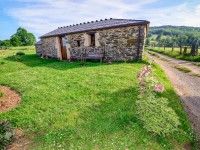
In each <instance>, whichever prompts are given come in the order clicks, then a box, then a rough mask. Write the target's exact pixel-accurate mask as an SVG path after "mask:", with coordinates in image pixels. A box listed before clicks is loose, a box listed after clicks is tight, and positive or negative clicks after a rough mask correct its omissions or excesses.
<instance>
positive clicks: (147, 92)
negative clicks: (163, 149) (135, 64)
mask: <svg viewBox="0 0 200 150" xmlns="http://www.w3.org/2000/svg"><path fill="white" fill-rule="evenodd" d="M152 72H153V69H152V67H151V66H145V67H144V68H142V70H141V71H140V73H139V74H138V75H137V78H138V79H139V84H140V95H139V96H138V99H137V101H136V111H137V112H136V113H137V116H138V118H139V119H140V120H141V121H142V122H143V127H144V128H145V129H146V130H147V131H149V132H152V133H155V134H158V135H168V134H170V133H173V132H175V131H177V130H178V126H179V125H180V122H179V118H178V116H177V114H176V113H175V111H174V110H173V109H172V108H171V107H169V106H168V99H167V98H163V97H161V96H162V95H159V96H158V95H157V93H160V94H162V93H163V92H164V86H163V85H162V84H160V83H158V81H157V80H156V79H155V78H154V77H153V75H152Z"/></svg>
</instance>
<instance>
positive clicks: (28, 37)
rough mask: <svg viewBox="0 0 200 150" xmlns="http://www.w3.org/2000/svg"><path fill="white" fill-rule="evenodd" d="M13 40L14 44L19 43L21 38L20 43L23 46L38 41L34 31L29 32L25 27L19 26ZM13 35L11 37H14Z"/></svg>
mask: <svg viewBox="0 0 200 150" xmlns="http://www.w3.org/2000/svg"><path fill="white" fill-rule="evenodd" d="M12 37H13V38H14V39H13V42H14V44H16V43H17V44H19V41H18V40H19V39H20V42H21V43H20V45H21V46H29V45H33V44H34V43H35V42H36V38H35V36H34V35H33V34H32V33H29V32H27V30H26V29H24V28H21V27H20V28H18V29H17V32H16V33H15V34H14V35H13V36H12ZM12 37H11V39H12ZM20 45H16V46H20Z"/></svg>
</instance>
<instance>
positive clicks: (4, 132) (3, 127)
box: [0, 121, 14, 150]
mask: <svg viewBox="0 0 200 150" xmlns="http://www.w3.org/2000/svg"><path fill="white" fill-rule="evenodd" d="M13 137H14V131H13V129H12V126H11V124H10V123H9V122H8V121H0V149H2V150H3V149H6V147H7V146H8V145H9V143H10V142H11V141H12V139H13Z"/></svg>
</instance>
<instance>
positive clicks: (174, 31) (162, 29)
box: [149, 25, 200, 37]
mask: <svg viewBox="0 0 200 150" xmlns="http://www.w3.org/2000/svg"><path fill="white" fill-rule="evenodd" d="M160 33H163V35H164V36H178V35H180V34H195V36H199V37H200V27H189V26H171V25H166V26H158V27H150V31H149V34H150V35H152V34H153V35H155V34H156V35H158V34H160Z"/></svg>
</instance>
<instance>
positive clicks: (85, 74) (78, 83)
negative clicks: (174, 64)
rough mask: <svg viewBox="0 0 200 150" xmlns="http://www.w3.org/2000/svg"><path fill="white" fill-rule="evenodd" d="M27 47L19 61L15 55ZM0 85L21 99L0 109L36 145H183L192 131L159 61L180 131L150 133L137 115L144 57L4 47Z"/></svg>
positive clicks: (157, 72) (2, 116) (0, 58)
mask: <svg viewBox="0 0 200 150" xmlns="http://www.w3.org/2000/svg"><path fill="white" fill-rule="evenodd" d="M18 51H23V52H25V54H26V55H24V56H21V58H20V61H19V62H17V61H15V60H14V59H12V57H9V58H8V56H11V55H13V54H15V53H16V52H18ZM0 62H4V63H3V64H0V85H6V86H11V87H12V88H13V89H15V90H16V91H18V92H19V93H20V95H21V97H22V102H21V104H20V105H19V106H18V107H16V108H15V109H13V110H10V111H8V112H6V113H1V114H0V120H9V121H11V123H12V124H13V125H14V127H15V128H21V129H23V131H24V132H25V134H26V137H27V138H29V139H30V140H31V141H33V142H34V144H33V145H32V146H33V148H34V149H67V148H68V149H85V150H88V149H106V150H107V149H122V150H124V149H126V148H128V149H142V150H145V149H146V150H149V149H154V150H156V149H158V150H160V149H183V146H184V145H185V144H187V143H193V142H194V140H193V134H192V131H191V128H190V125H189V122H188V119H187V117H186V114H185V112H184V111H183V107H182V104H181V102H180V100H179V97H178V96H177V95H176V94H175V92H174V90H173V88H172V86H171V84H170V83H169V81H168V80H167V78H166V76H165V75H164V73H163V71H162V70H161V69H160V68H159V67H158V66H157V65H156V66H155V67H154V69H155V73H154V76H155V77H156V78H157V79H158V80H159V81H160V82H161V83H162V84H163V85H164V86H165V92H164V93H163V94H162V95H163V97H167V98H168V99H169V101H170V104H169V105H170V107H172V108H173V109H174V110H175V111H176V113H177V115H178V116H179V118H180V122H181V126H180V129H179V132H176V133H174V134H172V135H170V136H167V137H164V136H158V135H155V134H153V133H148V132H147V131H146V130H145V129H144V128H143V126H142V122H141V121H140V120H138V118H137V116H136V112H135V111H136V110H135V101H136V100H137V96H138V86H139V84H138V81H137V78H136V75H137V74H138V73H139V72H140V70H141V68H142V67H143V66H144V65H145V63H114V64H112V65H107V64H104V63H103V64H101V63H95V62H94V63H92V62H87V63H86V66H84V67H80V65H79V64H80V63H79V62H73V63H67V62H62V61H57V60H52V59H48V60H44V59H41V58H39V57H38V56H36V55H35V50H34V48H33V47H28V50H27V49H25V48H18V49H17V50H16V49H15V48H12V49H11V50H9V51H4V52H1V51H0Z"/></svg>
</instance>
